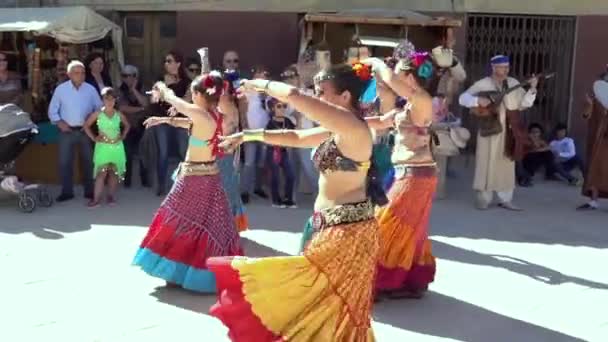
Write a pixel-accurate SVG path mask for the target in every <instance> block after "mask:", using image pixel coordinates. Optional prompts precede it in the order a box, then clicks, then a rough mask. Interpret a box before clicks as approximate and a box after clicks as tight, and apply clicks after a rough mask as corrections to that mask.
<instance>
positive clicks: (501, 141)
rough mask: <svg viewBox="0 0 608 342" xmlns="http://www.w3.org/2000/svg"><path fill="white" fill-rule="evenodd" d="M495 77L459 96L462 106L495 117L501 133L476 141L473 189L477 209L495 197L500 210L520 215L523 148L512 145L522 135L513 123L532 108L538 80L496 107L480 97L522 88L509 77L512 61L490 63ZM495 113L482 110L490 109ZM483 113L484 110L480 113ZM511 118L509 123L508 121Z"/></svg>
mask: <svg viewBox="0 0 608 342" xmlns="http://www.w3.org/2000/svg"><path fill="white" fill-rule="evenodd" d="M490 64H491V66H492V74H491V75H490V76H488V77H486V78H483V79H481V80H479V81H477V82H475V83H474V84H473V85H472V86H471V87H470V88H469V89H468V90H467V91H465V92H464V93H463V94H462V95H460V98H459V103H460V105H461V106H464V107H467V108H472V109H473V110H475V111H476V112H477V113H479V114H480V115H484V114H487V115H491V113H492V112H494V113H495V115H496V117H497V118H498V121H499V122H500V126H501V129H499V130H497V131H495V133H492V134H483V136H482V134H481V133H482V132H480V134H478V137H477V151H476V156H475V178H474V181H473V189H474V190H475V191H476V196H477V198H476V205H477V208H478V209H481V210H483V209H487V208H488V207H489V205H490V204H491V202H492V200H493V196H494V193H496V195H497V197H498V200H499V207H501V208H504V209H507V210H513V211H520V210H521V209H520V208H519V207H517V206H515V205H514V204H513V202H512V200H513V190H514V189H515V160H517V159H518V158H519V157H520V156H519V155H518V152H517V151H516V150H519V149H520V145H517V148H516V144H515V143H513V141H515V139H516V138H517V137H518V136H519V135H520V134H519V131H518V128H519V123H518V122H513V121H515V119H516V118H518V117H519V112H520V111H522V110H524V109H527V108H530V107H532V105H533V104H534V101H535V100H536V86H537V84H538V78H536V77H534V78H532V79H530V80H529V81H528V84H529V86H530V88H529V89H528V90H527V91H526V90H524V89H523V88H518V89H515V90H513V91H510V92H509V93H508V94H506V95H505V96H504V97H503V98H502V99H501V101H500V103H496V104H493V103H492V101H491V100H490V99H489V98H486V97H481V96H477V94H479V93H480V92H488V91H502V90H506V89H509V88H512V87H515V86H516V85H518V84H519V81H517V80H516V79H514V78H512V77H509V65H510V62H509V57H507V56H503V55H498V56H494V57H492V59H491V60H490ZM492 106H494V107H493V108H492V109H495V110H483V108H490V107H492ZM480 109H481V110H480ZM508 118H510V119H508Z"/></svg>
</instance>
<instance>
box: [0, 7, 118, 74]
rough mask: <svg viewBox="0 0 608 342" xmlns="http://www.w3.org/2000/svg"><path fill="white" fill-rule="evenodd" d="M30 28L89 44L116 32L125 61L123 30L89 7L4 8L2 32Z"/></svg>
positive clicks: (52, 35)
mask: <svg viewBox="0 0 608 342" xmlns="http://www.w3.org/2000/svg"><path fill="white" fill-rule="evenodd" d="M16 31H29V32H33V33H35V34H39V35H47V36H50V37H53V38H55V39H57V40H59V41H61V42H65V43H72V44H86V43H91V42H94V41H97V40H100V39H103V38H104V37H105V36H106V35H107V34H108V33H109V32H112V40H113V43H114V49H116V53H117V59H118V62H119V63H120V64H121V65H123V64H124V53H123V47H122V29H121V28H120V26H118V25H116V24H115V23H113V22H112V21H110V20H108V19H106V18H105V17H103V16H102V15H100V14H98V13H96V12H95V11H93V10H92V9H90V8H88V7H82V6H79V7H41V8H3V9H2V10H1V11H0V32H16Z"/></svg>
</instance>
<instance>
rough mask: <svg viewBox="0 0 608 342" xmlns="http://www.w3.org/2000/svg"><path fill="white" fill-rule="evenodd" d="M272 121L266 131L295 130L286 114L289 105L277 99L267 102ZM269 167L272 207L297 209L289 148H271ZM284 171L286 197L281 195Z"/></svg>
mask: <svg viewBox="0 0 608 342" xmlns="http://www.w3.org/2000/svg"><path fill="white" fill-rule="evenodd" d="M266 105H267V107H268V111H269V112H270V115H271V119H270V121H269V122H268V125H267V126H266V129H295V127H296V126H295V124H294V123H293V122H292V121H291V120H289V119H288V118H287V117H286V116H285V113H286V111H287V104H286V103H283V102H280V101H279V100H277V99H273V98H271V99H268V101H267V102H266ZM266 160H267V165H269V166H270V174H271V180H270V187H271V189H272V194H271V196H272V206H273V207H276V208H296V207H297V205H296V203H295V202H294V199H293V198H294V197H293V196H294V185H295V176H294V169H293V165H292V161H291V160H290V158H289V153H288V151H287V148H285V147H280V146H270V147H269V148H268V149H267V150H266ZM281 169H282V170H283V175H284V177H285V179H284V184H285V192H284V193H283V195H284V196H281V195H280V192H279V184H280V170H281Z"/></svg>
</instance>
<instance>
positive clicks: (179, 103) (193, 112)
mask: <svg viewBox="0 0 608 342" xmlns="http://www.w3.org/2000/svg"><path fill="white" fill-rule="evenodd" d="M152 92H153V93H152V95H153V96H157V97H158V98H159V99H161V100H163V101H165V102H167V103H169V104H170V105H171V106H173V107H174V108H175V110H176V111H177V112H178V113H181V114H184V115H186V116H187V117H188V118H190V119H192V122H200V123H202V124H215V120H213V118H212V117H211V115H209V113H208V112H207V111H206V110H204V109H203V108H201V107H199V106H197V105H195V104H194V103H189V102H187V101H185V100H184V99H182V98H180V97H178V96H177V95H175V93H174V92H173V90H171V88H169V87H167V85H166V84H165V83H163V82H157V83H156V84H155V85H154V88H153V90H152ZM155 92H157V93H156V94H155Z"/></svg>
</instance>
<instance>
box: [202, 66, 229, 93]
mask: <svg viewBox="0 0 608 342" xmlns="http://www.w3.org/2000/svg"><path fill="white" fill-rule="evenodd" d="M217 79H220V80H222V74H221V73H220V72H219V71H215V70H214V71H211V72H210V73H208V74H207V75H205V76H203V79H202V80H201V81H200V83H199V84H200V85H201V86H202V87H201V88H203V89H205V93H207V94H208V95H215V94H216V93H218V92H220V93H221V92H222V91H223V90H224V88H225V87H226V84H225V82H224V81H223V80H222V82H221V83H220V84H218V83H217V81H216V80H217Z"/></svg>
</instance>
